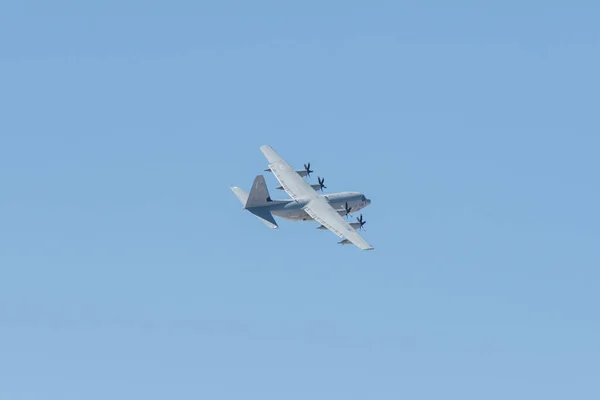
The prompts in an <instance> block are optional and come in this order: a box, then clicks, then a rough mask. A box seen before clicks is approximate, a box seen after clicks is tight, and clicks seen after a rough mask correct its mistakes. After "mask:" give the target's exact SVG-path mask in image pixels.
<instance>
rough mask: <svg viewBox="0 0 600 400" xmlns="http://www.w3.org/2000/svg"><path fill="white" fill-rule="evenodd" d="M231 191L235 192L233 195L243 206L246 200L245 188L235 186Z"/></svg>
mask: <svg viewBox="0 0 600 400" xmlns="http://www.w3.org/2000/svg"><path fill="white" fill-rule="evenodd" d="M231 191H232V192H233V194H235V196H236V197H237V198H238V200H239V201H240V203H242V205H243V206H245V205H246V202H247V201H248V192H246V191H245V190H242V189H241V188H239V187H237V186H234V187H232V188H231Z"/></svg>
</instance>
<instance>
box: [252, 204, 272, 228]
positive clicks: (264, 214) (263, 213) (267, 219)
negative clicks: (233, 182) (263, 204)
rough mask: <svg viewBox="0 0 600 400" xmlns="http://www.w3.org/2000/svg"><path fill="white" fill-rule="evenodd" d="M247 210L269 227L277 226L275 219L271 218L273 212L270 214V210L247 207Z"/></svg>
mask: <svg viewBox="0 0 600 400" xmlns="http://www.w3.org/2000/svg"><path fill="white" fill-rule="evenodd" d="M248 211H250V212H251V213H252V214H254V215H255V216H256V218H258V219H260V220H261V221H262V222H263V223H264V224H265V225H266V226H268V227H269V228H271V229H277V228H279V225H277V221H275V218H273V214H271V212H270V211H269V210H267V209H266V208H249V209H248Z"/></svg>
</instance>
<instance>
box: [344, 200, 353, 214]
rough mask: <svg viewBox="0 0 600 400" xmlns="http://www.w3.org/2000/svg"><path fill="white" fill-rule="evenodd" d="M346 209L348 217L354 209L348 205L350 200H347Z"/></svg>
mask: <svg viewBox="0 0 600 400" xmlns="http://www.w3.org/2000/svg"><path fill="white" fill-rule="evenodd" d="M344 210H346V217H347V216H348V215H349V214H350V211H352V207H348V202H346V204H345V205H344Z"/></svg>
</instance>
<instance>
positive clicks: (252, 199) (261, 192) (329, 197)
mask: <svg viewBox="0 0 600 400" xmlns="http://www.w3.org/2000/svg"><path fill="white" fill-rule="evenodd" d="M260 150H261V151H262V153H263V154H264V156H265V157H266V159H267V161H268V162H269V168H267V169H266V170H265V171H268V172H272V173H273V175H275V177H276V178H277V180H278V181H279V183H280V184H281V186H279V187H278V189H279V188H281V190H284V191H285V192H286V193H287V194H288V195H289V196H290V197H291V199H288V200H272V199H271V196H270V194H269V189H268V188H267V184H266V183H265V177H264V175H258V176H256V178H254V182H253V183H252V188H251V189H250V192H249V193H248V192H246V191H244V190H242V189H241V188H239V187H237V186H233V187H231V190H232V191H233V193H234V194H235V195H236V197H237V198H238V200H239V201H240V202H241V203H242V205H243V207H242V209H244V210H247V211H249V212H250V213H252V214H254V215H255V216H256V217H257V218H258V219H259V220H261V221H262V222H263V223H264V224H265V225H266V226H268V227H269V228H272V229H277V228H279V225H278V224H277V222H276V221H275V218H274V217H273V216H274V215H275V216H277V217H280V218H283V219H286V220H291V221H316V222H319V223H320V226H318V227H317V229H322V230H330V231H331V232H333V233H335V234H336V235H337V236H338V237H340V238H341V239H342V240H341V241H339V242H338V243H339V244H342V245H345V244H354V245H356V246H357V247H358V248H360V249H361V250H373V249H374V247H373V246H371V245H370V244H369V243H368V242H367V241H366V240H365V239H364V238H363V237H362V236H361V235H360V233H358V230H361V229H363V225H364V224H365V223H366V221H365V220H363V217H362V214H361V215H360V217H359V218H358V219H357V222H347V221H346V220H345V219H344V217H346V218H347V217H348V216H349V215H350V214H352V213H355V212H357V211H359V210H362V209H363V208H365V207H367V206H368V205H369V204H371V200H370V199H368V198H367V197H365V195H364V194H362V193H359V192H341V193H332V194H319V193H318V192H317V191H321V192H322V191H323V189H325V188H326V186H325V185H324V183H325V179H324V178H321V177H318V182H319V183H318V184H314V185H311V184H309V183H308V182H307V181H306V180H305V179H304V177H305V176H310V173H312V172H313V171H311V169H310V163H308V164H305V165H304V169H302V170H294V169H293V168H292V167H291V165H289V164H288V163H287V162H286V161H285V160H284V159H283V158H282V157H281V156H280V155H279V154H277V152H276V151H275V150H274V149H273V148H272V147H271V146H269V145H264V146H261V147H260Z"/></svg>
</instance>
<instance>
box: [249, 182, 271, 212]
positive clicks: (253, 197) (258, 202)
mask: <svg viewBox="0 0 600 400" xmlns="http://www.w3.org/2000/svg"><path fill="white" fill-rule="evenodd" d="M270 201H272V200H271V196H270V195H269V189H267V184H266V183H265V177H264V176H262V175H258V176H257V177H256V178H254V182H253V183H252V189H250V193H249V194H248V200H247V201H246V205H245V206H244V207H245V208H250V207H260V206H264V205H267V203H269V202H270Z"/></svg>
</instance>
